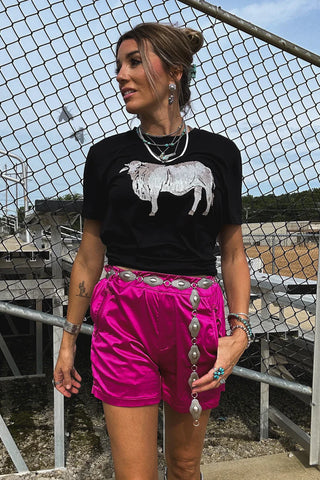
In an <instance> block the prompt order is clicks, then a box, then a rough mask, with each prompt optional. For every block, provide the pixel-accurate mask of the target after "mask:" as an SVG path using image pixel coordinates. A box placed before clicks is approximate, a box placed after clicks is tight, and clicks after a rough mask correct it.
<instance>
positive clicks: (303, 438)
mask: <svg viewBox="0 0 320 480" xmlns="http://www.w3.org/2000/svg"><path fill="white" fill-rule="evenodd" d="M269 418H270V420H272V421H273V422H274V423H275V424H277V425H279V427H281V428H282V429H283V430H284V431H285V432H287V433H288V434H289V435H290V436H291V437H292V438H293V439H294V440H296V442H297V443H299V444H300V445H302V447H303V448H305V449H306V450H307V451H308V450H309V448H310V435H308V434H307V433H306V432H305V431H304V430H302V429H301V428H300V427H298V426H297V425H296V424H295V423H294V422H293V421H292V420H290V418H288V417H287V416H286V415H284V414H283V413H282V412H280V411H279V410H277V409H276V408H274V407H272V406H271V405H270V407H269Z"/></svg>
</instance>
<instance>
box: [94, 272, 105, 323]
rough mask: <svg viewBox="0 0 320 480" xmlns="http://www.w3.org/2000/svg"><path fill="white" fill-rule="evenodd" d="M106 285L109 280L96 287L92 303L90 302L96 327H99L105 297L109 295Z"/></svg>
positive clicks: (103, 280) (100, 282)
mask: <svg viewBox="0 0 320 480" xmlns="http://www.w3.org/2000/svg"><path fill="white" fill-rule="evenodd" d="M106 283H107V279H106V278H103V279H102V280H100V281H99V282H98V283H97V284H96V285H95V287H94V289H93V292H92V296H91V302H90V315H91V318H92V321H93V323H94V324H95V325H97V320H98V316H99V312H100V310H101V308H102V306H103V303H104V301H105V297H106V295H107V293H108V291H107V288H106Z"/></svg>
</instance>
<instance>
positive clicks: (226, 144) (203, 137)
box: [193, 128, 238, 150]
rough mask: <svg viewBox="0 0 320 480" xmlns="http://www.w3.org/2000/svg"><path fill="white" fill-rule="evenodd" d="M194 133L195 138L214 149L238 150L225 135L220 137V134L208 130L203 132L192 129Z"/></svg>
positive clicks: (202, 130)
mask: <svg viewBox="0 0 320 480" xmlns="http://www.w3.org/2000/svg"><path fill="white" fill-rule="evenodd" d="M193 130H194V133H196V137H198V140H199V141H201V142H204V143H205V144H208V145H210V146H212V145H214V146H215V148H219V147H220V148H224V149H227V150H238V147H237V146H236V144H235V142H234V141H233V140H231V139H230V138H228V137H226V136H225V135H221V134H220V133H215V132H211V131H209V130H204V129H202V128H194V129H193Z"/></svg>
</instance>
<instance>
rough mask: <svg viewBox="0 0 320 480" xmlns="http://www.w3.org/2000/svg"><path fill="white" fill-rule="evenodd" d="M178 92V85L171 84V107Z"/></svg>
mask: <svg viewBox="0 0 320 480" xmlns="http://www.w3.org/2000/svg"><path fill="white" fill-rule="evenodd" d="M176 90H177V87H176V84H175V83H169V91H170V95H169V105H172V104H173V102H174V92H175V91H176Z"/></svg>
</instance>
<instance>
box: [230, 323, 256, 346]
mask: <svg viewBox="0 0 320 480" xmlns="http://www.w3.org/2000/svg"><path fill="white" fill-rule="evenodd" d="M237 328H241V330H243V331H244V332H245V334H246V335H247V339H248V343H247V346H246V349H247V348H248V347H249V346H250V345H251V343H252V342H253V336H252V337H251V335H250V333H249V332H248V330H247V328H246V327H244V326H242V325H235V326H234V327H232V328H231V335H232V334H233V332H234V331H235V330H236V329H237Z"/></svg>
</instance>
